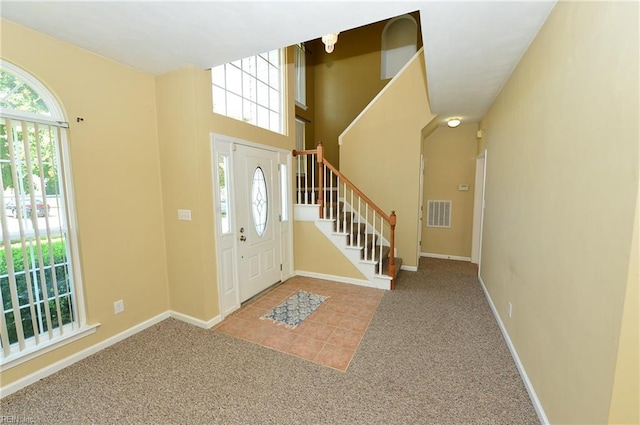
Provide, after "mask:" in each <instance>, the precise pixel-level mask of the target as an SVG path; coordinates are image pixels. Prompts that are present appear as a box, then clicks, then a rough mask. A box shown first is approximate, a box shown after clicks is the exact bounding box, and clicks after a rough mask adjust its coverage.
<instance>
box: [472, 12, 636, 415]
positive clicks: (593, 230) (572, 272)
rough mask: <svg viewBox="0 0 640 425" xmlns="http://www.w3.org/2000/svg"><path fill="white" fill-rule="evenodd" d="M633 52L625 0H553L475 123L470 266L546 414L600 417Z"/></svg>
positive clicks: (628, 179) (625, 196)
mask: <svg viewBox="0 0 640 425" xmlns="http://www.w3.org/2000/svg"><path fill="white" fill-rule="evenodd" d="M639 51H640V49H639V45H638V4H637V3H622V2H593V3H591V2H559V3H558V4H557V6H556V7H555V9H554V10H553V11H552V13H551V14H550V16H549V18H548V20H547V22H546V23H545V24H544V26H543V28H542V29H541V31H540V33H539V34H538V36H537V37H536V39H535V40H534V41H533V43H532V44H531V46H530V47H529V49H528V51H527V52H526V54H525V55H524V57H523V58H522V60H521V62H520V63H519V65H518V66H517V68H516V69H515V71H514V73H513V74H512V75H511V77H510V78H509V80H508V82H507V83H506V84H505V86H504V88H503V90H502V92H501V93H500V95H499V96H498V98H497V100H496V101H495V103H494V105H493V106H492V107H491V109H490V110H489V112H488V114H487V115H486V117H485V118H484V120H483V123H482V125H481V127H482V128H484V129H485V135H486V136H485V137H486V140H485V142H486V147H487V149H488V157H487V187H486V209H485V221H484V235H483V247H482V264H481V276H482V278H483V280H484V282H485V283H486V286H487V288H488V290H489V293H490V294H491V297H492V299H493V301H494V303H495V305H496V308H497V309H498V312H499V314H500V315H501V318H502V321H503V322H504V324H505V326H506V329H507V331H508V333H509V335H510V338H511V340H512V341H513V344H514V346H515V348H516V350H517V352H518V354H519V357H520V359H521V361H522V363H523V365H524V368H525V369H526V371H527V374H528V376H529V378H530V380H531V383H532V385H533V387H534V389H535V391H536V393H537V395H538V397H539V399H540V401H541V403H542V406H543V408H544V410H545V412H546V414H547V416H548V418H549V420H550V421H551V422H552V423H562V424H570V423H575V424H578V423H579V424H585V423H606V422H607V420H608V418H609V413H610V404H611V397H612V387H613V383H614V373H615V370H616V363H617V361H618V360H617V359H618V351H619V350H618V348H619V338H620V329H621V320H622V313H623V306H624V305H625V294H628V295H627V296H629V295H633V291H627V286H628V285H637V281H636V280H635V278H633V277H631V278H630V277H629V262H630V258H631V252H632V251H631V242H632V241H631V236H632V234H633V231H634V209H635V206H636V198H637V196H638V140H639V131H638V116H639V115H640V110H639V106H638V92H639V80H640V76H639V72H638V63H639ZM636 230H637V229H636ZM509 302H511V303H512V305H513V313H512V317H508V315H507V314H506V311H507V305H508V303H509ZM627 305H628V306H629V308H632V309H636V311H635V312H631V313H625V315H626V314H630V315H631V316H629V317H635V318H637V300H636V301H634V302H627ZM625 317H626V316H625ZM625 323H627V325H628V324H629V323H630V322H629V319H626V320H625ZM625 335H626V333H625ZM637 337H638V335H637V334H636V335H634V336H632V337H631V339H632V340H634V339H635V340H636V341H637ZM625 341H626V336H625V340H623V341H621V342H620V348H621V349H622V350H627V349H629V348H628V347H629V346H633V344H629V345H628V346H627V343H626V342H625ZM635 344H637V343H635ZM636 346H637V345H636ZM635 360H636V366H635V367H633V366H629V365H628V363H625V364H624V367H623V370H624V371H625V372H633V371H636V372H637V356H636V359H635ZM635 403H636V406H637V399H636V400H635ZM615 417H616V418H617V417H623V415H622V413H621V412H616V415H615ZM626 417H633V416H632V415H629V416H626ZM635 417H636V418H637V416H635Z"/></svg>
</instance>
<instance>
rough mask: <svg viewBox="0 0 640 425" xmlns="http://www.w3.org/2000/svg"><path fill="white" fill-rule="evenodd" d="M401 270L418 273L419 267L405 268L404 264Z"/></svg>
mask: <svg viewBox="0 0 640 425" xmlns="http://www.w3.org/2000/svg"><path fill="white" fill-rule="evenodd" d="M400 270H406V271H408V272H417V271H418V267H416V266H405V265H404V264H403V265H402V266H400Z"/></svg>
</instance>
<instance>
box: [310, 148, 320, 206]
mask: <svg viewBox="0 0 640 425" xmlns="http://www.w3.org/2000/svg"><path fill="white" fill-rule="evenodd" d="M316 165H317V162H316V155H315V154H311V190H312V191H313V192H312V193H313V203H314V204H315V203H317V202H318V200H317V199H316V196H319V195H320V194H319V193H318V192H317V190H316Z"/></svg>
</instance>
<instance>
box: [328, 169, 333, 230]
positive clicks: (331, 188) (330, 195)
mask: <svg viewBox="0 0 640 425" xmlns="http://www.w3.org/2000/svg"><path fill="white" fill-rule="evenodd" d="M329 214H330V217H329V218H331V220H333V171H332V170H329Z"/></svg>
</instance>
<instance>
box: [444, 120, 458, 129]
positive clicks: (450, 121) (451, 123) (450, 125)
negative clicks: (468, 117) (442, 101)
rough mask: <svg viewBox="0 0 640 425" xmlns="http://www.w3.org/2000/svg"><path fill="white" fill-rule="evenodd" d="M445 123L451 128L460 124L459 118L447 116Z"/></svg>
mask: <svg viewBox="0 0 640 425" xmlns="http://www.w3.org/2000/svg"><path fill="white" fill-rule="evenodd" d="M447 125H448V126H449V127H451V128H456V127H457V126H459V125H460V118H449V119H448V120H447Z"/></svg>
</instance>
